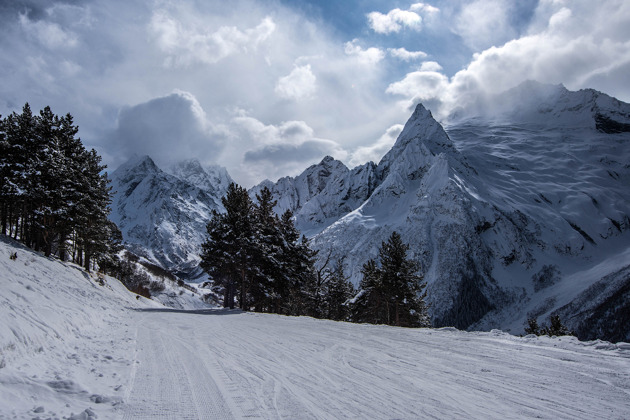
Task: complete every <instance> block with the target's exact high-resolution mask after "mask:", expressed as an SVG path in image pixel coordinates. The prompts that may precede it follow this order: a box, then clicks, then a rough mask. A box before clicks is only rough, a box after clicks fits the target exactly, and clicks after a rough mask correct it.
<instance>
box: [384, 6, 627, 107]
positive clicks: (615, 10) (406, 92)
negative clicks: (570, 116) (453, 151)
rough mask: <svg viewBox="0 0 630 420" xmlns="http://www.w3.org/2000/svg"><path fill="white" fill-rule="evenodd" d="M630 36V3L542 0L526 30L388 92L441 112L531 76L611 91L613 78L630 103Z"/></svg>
mask: <svg viewBox="0 0 630 420" xmlns="http://www.w3.org/2000/svg"><path fill="white" fill-rule="evenodd" d="M629 37H630V3H628V2H623V1H617V0H609V1H602V2H601V3H598V7H596V8H593V7H590V6H589V5H588V4H585V3H584V2H581V1H579V0H564V1H561V2H560V1H553V0H541V1H540V3H539V6H538V8H537V10H536V13H535V16H534V19H533V21H532V23H531V26H530V28H528V31H527V35H525V36H522V37H520V38H518V39H514V40H511V41H509V42H506V43H505V44H504V45H501V46H498V47H491V48H488V49H486V50H484V51H482V52H481V53H478V54H475V55H474V57H473V60H472V61H471V63H469V64H468V66H467V67H466V68H465V69H463V70H461V71H459V72H457V73H456V74H455V75H454V76H452V77H451V78H448V77H447V76H446V75H445V74H443V73H442V72H441V71H440V70H439V69H437V68H432V69H429V68H425V69H422V68H421V69H420V70H418V71H415V72H411V73H409V74H407V75H406V76H405V77H404V78H403V79H402V80H400V81H398V82H394V83H391V84H390V85H389V87H388V88H387V92H388V93H391V94H396V95H401V96H403V97H405V98H406V99H407V105H408V106H411V105H412V104H414V103H416V102H424V103H425V105H426V104H430V107H432V111H433V112H434V113H435V114H437V115H438V116H440V117H444V116H445V115H446V114H447V113H448V112H449V111H450V110H452V109H454V108H455V107H466V106H469V105H472V104H474V103H477V102H478V101H479V100H480V99H483V97H484V95H488V94H496V93H500V92H503V91H505V90H507V89H510V88H512V87H514V86H516V85H518V84H520V83H521V82H523V81H525V80H528V79H532V80H537V81H539V82H543V83H553V84H558V83H563V84H564V85H565V86H567V88H569V89H574V90H576V89H580V88H587V87H592V88H595V89H598V88H600V89H602V90H607V89H606V88H609V86H610V82H609V81H604V80H607V78H606V77H602V75H611V76H612V75H614V77H615V80H616V88H615V90H616V93H617V95H618V96H621V99H624V96H625V100H628V98H630V73H628V72H625V73H624V72H623V71H620V69H627V68H628V67H630V43H629V42H628V39H630V38H629ZM428 70H431V71H428ZM598 83H601V87H599V86H598Z"/></svg>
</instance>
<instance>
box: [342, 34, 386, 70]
mask: <svg viewBox="0 0 630 420" xmlns="http://www.w3.org/2000/svg"><path fill="white" fill-rule="evenodd" d="M358 42H359V40H358V39H353V40H352V41H349V42H346V43H345V45H344V52H345V53H346V55H350V56H354V57H357V59H358V61H359V63H361V64H364V65H375V64H376V63H378V62H379V61H381V60H382V59H383V58H385V52H383V50H381V49H380V48H376V47H370V48H368V49H366V50H364V49H363V48H361V46H359V45H357V43H358Z"/></svg>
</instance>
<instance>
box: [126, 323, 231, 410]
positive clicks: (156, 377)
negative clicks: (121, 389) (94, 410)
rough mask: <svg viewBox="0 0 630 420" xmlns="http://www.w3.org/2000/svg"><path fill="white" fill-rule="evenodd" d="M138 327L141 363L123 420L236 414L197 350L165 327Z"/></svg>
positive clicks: (137, 368) (138, 357)
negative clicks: (186, 345) (195, 351)
mask: <svg viewBox="0 0 630 420" xmlns="http://www.w3.org/2000/svg"><path fill="white" fill-rule="evenodd" d="M138 328H139V332H138V338H137V340H138V343H137V345H138V349H139V351H138V354H137V361H136V363H137V366H136V372H135V375H134V377H133V380H132V385H131V386H132V389H131V390H129V397H128V399H127V401H126V402H125V404H124V406H123V414H122V419H123V420H127V419H129V420H132V419H134V420H143V419H174V420H175V419H178V420H179V419H181V420H188V419H191V420H193V419H208V418H212V419H217V420H229V419H233V418H234V417H233V416H232V413H231V411H230V410H229V408H228V406H227V404H226V402H225V400H224V399H223V396H222V395H221V393H220V392H219V389H218V387H217V385H216V383H215V381H214V379H213V378H212V376H211V375H210V374H209V372H208V371H207V369H204V368H203V367H204V366H205V365H204V363H203V362H202V360H200V359H199V357H198V356H197V355H196V354H195V353H194V352H192V351H190V350H189V349H187V348H186V347H185V346H183V345H182V344H181V343H180V342H179V340H177V339H175V338H173V337H170V336H169V335H168V334H166V333H165V332H163V330H157V329H153V328H146V327H145V326H143V325H140V326H139V327H138Z"/></svg>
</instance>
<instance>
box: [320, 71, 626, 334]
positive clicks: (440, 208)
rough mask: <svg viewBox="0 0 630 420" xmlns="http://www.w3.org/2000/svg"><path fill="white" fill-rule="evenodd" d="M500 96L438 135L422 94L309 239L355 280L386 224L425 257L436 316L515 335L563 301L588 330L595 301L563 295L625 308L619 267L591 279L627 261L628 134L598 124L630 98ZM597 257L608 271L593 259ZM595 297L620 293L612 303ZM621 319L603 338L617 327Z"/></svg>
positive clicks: (556, 90)
mask: <svg viewBox="0 0 630 420" xmlns="http://www.w3.org/2000/svg"><path fill="white" fill-rule="evenodd" d="M527 91H533V92H534V93H532V95H531V96H527V95H526V94H525V92H527ZM522 98H527V101H526V100H521V99H522ZM508 99H509V100H508ZM497 100H498V101H499V100H500V101H501V103H502V104H508V103H510V104H511V105H512V108H509V107H507V106H506V107H499V108H500V109H502V110H504V111H505V112H503V113H502V114H499V113H490V114H488V112H489V111H487V109H486V108H484V112H483V113H482V114H480V115H473V116H470V117H469V118H467V119H462V118H461V116H460V117H459V120H458V121H457V122H456V123H453V122H451V125H449V126H447V128H448V135H447V133H446V132H445V131H444V130H443V129H442V127H441V126H440V124H438V123H437V122H436V121H435V120H434V119H433V118H432V116H431V115H430V113H429V112H428V111H427V110H426V109H424V108H423V107H422V106H421V105H419V106H418V108H417V109H416V111H415V112H414V114H413V115H412V117H411V118H410V120H409V121H408V122H407V124H406V125H405V128H404V130H403V131H402V133H401V134H400V136H399V138H398V140H397V141H396V144H395V145H394V147H393V148H392V150H391V151H390V152H389V153H388V154H387V155H386V156H385V157H384V158H383V159H382V160H381V162H380V163H379V164H378V166H377V168H376V175H377V185H378V186H377V188H376V189H375V190H374V192H373V194H372V195H371V196H370V197H369V198H368V199H367V200H366V201H365V203H363V204H362V205H361V206H360V207H358V208H357V210H355V211H353V212H351V213H349V214H347V215H345V216H344V217H342V218H340V219H339V220H338V221H337V222H335V223H334V224H332V225H331V226H330V227H328V228H327V229H326V230H324V231H323V232H322V233H321V234H319V235H317V236H316V237H315V238H314V240H313V244H314V245H315V246H316V247H318V248H319V249H328V248H333V249H335V250H336V253H337V255H340V256H345V257H346V263H347V268H348V271H349V273H350V274H351V276H352V278H353V279H354V281H355V282H358V281H359V280H360V267H361V265H362V264H363V263H364V262H365V261H366V260H367V259H368V258H373V257H375V256H376V251H377V247H378V245H380V243H381V241H383V240H385V239H386V238H387V237H388V236H389V234H390V233H391V232H392V231H393V230H397V231H399V232H400V233H401V234H402V236H403V240H405V241H406V242H409V243H410V244H411V251H412V253H413V255H414V257H415V258H417V259H418V260H420V262H421V264H422V266H423V273H424V275H425V279H426V280H427V281H428V283H429V300H430V302H431V304H432V308H431V311H432V316H433V320H434V322H435V323H436V324H437V325H455V326H457V327H460V328H466V327H471V328H482V329H491V328H496V327H500V328H507V329H511V330H512V331H514V332H516V333H518V332H522V328H523V325H524V323H525V320H526V319H527V318H528V317H540V321H546V318H547V317H548V315H549V314H550V313H552V312H554V311H558V310H560V308H564V309H563V310H562V314H563V316H564V319H565V320H566V322H567V323H568V324H569V325H570V326H571V327H572V328H574V329H576V330H577V331H578V332H580V334H581V336H582V337H593V336H594V334H595V332H596V330H593V329H589V328H587V327H586V324H592V323H593V319H592V318H593V314H592V312H589V311H584V310H579V309H578V306H577V305H575V304H574V305H572V306H570V307H565V306H566V305H568V304H569V303H570V302H572V301H573V300H574V299H577V298H578V296H579V295H581V294H584V293H587V289H588V290H589V291H588V293H587V294H588V296H591V298H592V299H596V300H597V301H598V302H599V303H600V306H598V307H597V308H593V311H599V314H600V315H601V316H602V318H601V319H600V321H599V322H600V323H603V324H605V323H611V324H614V323H617V322H619V321H618V317H617V316H616V315H615V314H617V313H618V312H619V311H621V312H623V311H624V310H627V311H630V307H629V306H628V305H629V304H628V299H627V297H628V291H627V289H628V287H630V286H629V285H630V278H629V277H628V276H627V275H625V276H624V275H622V274H619V276H621V277H619V276H617V277H618V278H617V280H616V283H615V284H616V287H615V288H613V290H611V289H610V288H605V287H603V286H602V285H600V286H599V287H596V288H592V286H593V285H594V284H596V283H598V282H600V281H601V280H602V279H604V278H605V277H606V276H609V275H612V274H613V273H615V272H620V273H623V272H624V271H623V269H624V268H625V267H626V266H627V264H628V263H627V261H626V260H625V259H624V257H623V256H624V255H625V254H624V252H625V251H626V250H627V249H629V248H630V234H629V233H628V230H629V228H630V188H628V187H629V186H630V166H629V165H628V162H629V161H630V144H629V143H630V135H629V134H628V133H624V132H621V133H609V132H602V130H603V129H602V128H601V127H599V128H600V129H599V130H598V126H597V124H598V121H602V118H604V119H607V120H606V121H609V122H610V121H616V123H615V124H616V125H615V124H612V125H610V124H609V125H608V126H607V127H608V128H610V127H611V126H614V127H617V128H623V127H624V126H623V124H625V123H624V121H626V119H627V118H630V105H628V104H623V103H621V102H619V101H616V100H614V99H613V98H610V97H607V96H606V95H603V94H600V93H598V92H595V91H590V90H589V91H580V92H569V91H567V90H566V89H564V88H563V87H554V86H545V85H538V84H534V83H529V84H526V85H524V86H521V87H520V88H517V89H515V90H513V91H512V92H507V93H506V94H504V96H503V97H501V98H497ZM604 131H611V130H608V129H606V130H604ZM618 131H623V130H618ZM598 265H600V267H607V268H608V271H602V270H601V269H600V270H594V271H593V270H592V269H593V267H595V266H598ZM620 270H621V271H620ZM588 273H591V274H588ZM593 273H597V275H594V274H593ZM599 275H601V276H599ZM578 277H579V278H582V279H588V280H583V281H577V280H575V279H576V278H578ZM550 286H553V287H551V288H549V289H547V287H550ZM589 288H590V289H589ZM598 290H600V291H603V290H606V292H605V293H606V295H601V296H599V295H598V292H597V291H598ZM602 293H603V292H602ZM619 294H621V296H619ZM606 296H607V297H611V298H614V299H616V302H617V303H616V304H615V305H614V308H609V309H610V310H604V308H605V307H607V306H608V305H609V303H607V297H606ZM624 296H625V297H626V298H624ZM570 308H573V309H572V310H571V309H570ZM598 308H599V309H598ZM587 319H590V321H587ZM626 325H627V324H626ZM622 329H623V331H618V333H617V335H605V336H607V337H610V338H613V337H614V338H616V339H628V338H629V335H630V329H628V327H627V326H626V327H623V328H622Z"/></svg>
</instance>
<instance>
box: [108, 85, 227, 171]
mask: <svg viewBox="0 0 630 420" xmlns="http://www.w3.org/2000/svg"><path fill="white" fill-rule="evenodd" d="M108 141H109V142H110V143H111V145H112V146H114V147H113V148H112V149H113V150H116V153H117V156H115V157H114V158H115V159H116V160H117V163H118V164H120V163H121V162H124V160H126V158H127V157H128V156H130V155H133V154H138V155H143V154H149V155H150V156H151V157H152V158H153V159H154V160H155V161H156V162H157V163H158V164H160V165H168V164H171V163H174V162H177V161H179V160H183V159H188V158H190V157H193V156H196V157H199V156H200V154H207V153H208V152H210V153H211V154H217V153H218V152H220V151H221V149H222V147H223V141H224V137H223V135H222V134H220V133H218V132H215V131H214V130H213V127H212V126H211V125H210V123H209V121H208V119H207V115H206V113H205V111H204V110H203V108H202V107H201V105H200V104H199V102H198V101H197V99H196V98H195V96H194V95H192V94H191V93H189V92H184V91H175V92H173V93H172V94H170V95H168V96H163V97H160V98H155V99H152V100H150V101H148V102H144V103H141V104H138V105H135V106H132V107H127V108H123V109H122V110H121V111H120V113H119V115H118V124H117V127H116V129H115V130H114V132H113V133H111V134H110V136H109V139H108Z"/></svg>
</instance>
